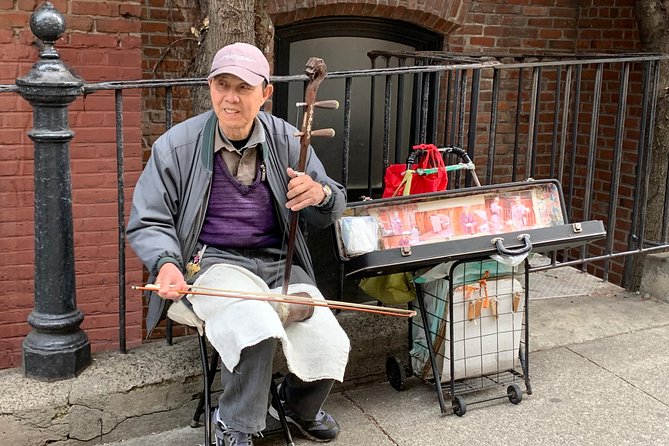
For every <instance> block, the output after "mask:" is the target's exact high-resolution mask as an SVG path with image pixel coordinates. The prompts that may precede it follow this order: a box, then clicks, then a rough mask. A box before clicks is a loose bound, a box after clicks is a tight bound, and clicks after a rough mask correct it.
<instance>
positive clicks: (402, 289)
mask: <svg viewBox="0 0 669 446" xmlns="http://www.w3.org/2000/svg"><path fill="white" fill-rule="evenodd" d="M411 279H412V275H411V274H410V273H406V272H405V273H395V274H387V275H385V276H376V277H367V278H365V279H362V280H361V281H360V283H359V284H358V286H359V287H360V289H362V290H363V291H364V292H365V293H366V294H367V295H369V296H371V297H373V298H374V299H376V300H378V301H380V302H383V303H384V304H388V305H398V304H405V303H407V302H410V301H412V300H414V299H415V298H416V287H415V286H414V284H413V281H412V280H411Z"/></svg>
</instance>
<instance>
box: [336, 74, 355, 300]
mask: <svg viewBox="0 0 669 446" xmlns="http://www.w3.org/2000/svg"><path fill="white" fill-rule="evenodd" d="M352 83H353V79H352V78H351V77H346V79H345V81H344V134H343V135H342V136H343V137H344V142H343V147H342V162H341V164H342V166H341V181H342V182H341V184H342V185H343V186H344V190H348V165H349V161H350V152H351V144H350V139H351V85H352ZM344 279H345V271H344V262H339V281H338V284H337V299H339V300H344Z"/></svg>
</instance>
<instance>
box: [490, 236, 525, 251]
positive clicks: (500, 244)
mask: <svg viewBox="0 0 669 446" xmlns="http://www.w3.org/2000/svg"><path fill="white" fill-rule="evenodd" d="M516 238H517V239H518V240H521V241H522V242H523V243H524V245H523V246H521V247H520V248H516V249H509V248H506V247H505V246H504V238H503V237H495V238H494V239H492V240H490V243H492V244H493V245H495V248H497V252H499V253H500V254H502V255H506V256H517V255H520V254H525V253H526V252H529V251H531V250H532V242H530V235H529V234H520V235H519V236H518V237H516Z"/></svg>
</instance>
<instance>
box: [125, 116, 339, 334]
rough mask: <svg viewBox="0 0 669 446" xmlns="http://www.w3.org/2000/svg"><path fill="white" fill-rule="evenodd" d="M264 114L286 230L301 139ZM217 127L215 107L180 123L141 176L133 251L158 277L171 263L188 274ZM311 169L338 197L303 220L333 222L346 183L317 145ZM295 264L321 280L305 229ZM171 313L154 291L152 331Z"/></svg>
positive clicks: (266, 155)
mask: <svg viewBox="0 0 669 446" xmlns="http://www.w3.org/2000/svg"><path fill="white" fill-rule="evenodd" d="M258 118H259V119H260V121H261V123H262V124H263V126H264V128H265V136H266V143H265V144H266V146H264V147H263V159H264V161H265V165H266V168H267V181H268V183H269V186H270V189H271V190H272V194H273V195H274V200H275V204H276V209H277V211H278V214H279V220H280V222H281V224H282V227H283V229H284V230H285V229H286V228H287V226H288V221H289V218H290V211H289V209H287V208H286V207H285V202H286V192H287V190H288V188H287V184H288V181H289V178H288V175H287V173H286V168H287V167H288V166H291V167H292V168H296V167H297V163H298V159H299V152H300V141H299V138H296V137H295V136H294V134H295V132H296V131H297V129H296V128H295V127H293V126H291V125H290V124H288V123H286V122H285V121H283V120H282V119H279V118H276V117H274V116H272V115H269V114H267V113H264V112H260V114H259V115H258ZM217 124H218V121H217V118H216V115H215V114H214V113H213V112H211V111H210V112H206V113H203V114H201V115H198V116H195V117H193V118H191V119H188V120H186V121H184V122H182V123H180V124H178V125H176V126H174V127H173V128H172V129H170V130H169V131H167V132H166V133H165V134H163V135H162V136H161V137H160V138H158V140H156V142H155V143H154V145H153V148H152V153H151V157H150V158H149V161H148V162H147V164H146V167H145V168H144V171H143V172H142V174H141V175H140V177H139V180H138V181H137V185H136V186H135V191H134V194H133V201H132V210H131V212H130V219H129V221H128V227H127V232H126V233H127V236H128V241H129V242H130V245H131V246H132V249H133V250H134V251H135V253H136V254H137V256H138V257H139V258H140V259H141V261H142V262H143V263H144V265H145V266H146V267H147V268H148V269H149V272H150V276H151V277H150V279H149V280H150V281H151V282H152V281H153V280H154V278H155V277H156V275H157V273H158V270H159V269H160V267H161V266H162V265H163V264H164V263H167V262H172V263H175V264H177V265H179V266H180V267H181V269H182V271H183V270H184V268H185V264H186V262H188V261H189V260H190V258H191V257H192V256H193V254H194V251H195V246H196V244H197V240H198V237H199V234H200V230H201V228H202V224H203V221H204V216H205V213H206V210H207V204H208V201H209V191H210V187H211V179H212V166H213V159H214V157H213V141H214V132H215V131H216V125H217ZM305 171H306V173H308V174H309V175H310V176H311V177H312V178H313V179H314V180H315V181H317V182H320V183H323V184H329V185H330V187H331V188H332V192H333V194H332V199H331V200H330V202H329V203H328V204H327V206H324V207H321V208H317V207H313V206H311V207H308V208H306V209H304V210H302V211H301V212H300V219H305V220H306V221H307V222H308V223H310V224H312V225H314V226H317V227H321V228H324V227H327V226H328V225H330V224H331V223H333V222H334V221H335V220H336V219H337V218H338V217H339V216H341V214H342V212H343V210H344V208H345V207H346V195H345V191H344V188H343V186H341V185H340V184H339V183H337V182H335V181H334V180H332V179H331V178H329V177H328V176H327V174H326V173H325V169H324V168H323V165H322V164H321V162H320V160H319V159H318V157H317V156H316V154H315V153H314V151H313V148H312V147H309V152H308V154H307V162H306V168H305ZM295 261H296V263H297V264H299V265H300V266H301V267H302V268H303V269H304V270H305V271H306V272H307V273H308V274H309V276H311V277H312V278H314V271H313V266H312V263H311V256H310V254H309V251H308V249H307V245H306V241H305V239H304V236H303V234H302V233H301V232H300V231H298V234H297V237H296V244H295ZM166 310H167V305H166V301H165V300H164V299H161V298H160V297H159V296H158V295H157V294H155V293H151V294H150V297H149V310H148V314H147V316H146V326H147V332H148V334H149V335H150V334H151V332H152V331H153V329H154V328H155V326H156V325H157V324H158V322H159V321H160V320H161V319H162V318H163V317H164V315H165V312H166Z"/></svg>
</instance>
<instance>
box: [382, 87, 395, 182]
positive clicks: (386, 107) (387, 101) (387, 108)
mask: <svg viewBox="0 0 669 446" xmlns="http://www.w3.org/2000/svg"><path fill="white" fill-rule="evenodd" d="M392 88H393V80H392V76H386V90H385V94H384V98H383V170H384V171H385V170H386V169H387V168H388V164H389V163H388V157H389V155H390V114H391V107H392V101H391V93H392Z"/></svg>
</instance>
